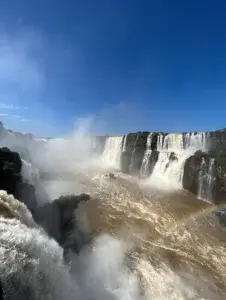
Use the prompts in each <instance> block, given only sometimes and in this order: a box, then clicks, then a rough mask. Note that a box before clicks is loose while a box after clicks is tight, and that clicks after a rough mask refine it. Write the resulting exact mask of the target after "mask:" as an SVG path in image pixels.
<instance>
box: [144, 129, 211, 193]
mask: <svg viewBox="0 0 226 300" xmlns="http://www.w3.org/2000/svg"><path fill="white" fill-rule="evenodd" d="M208 145H209V133H205V132H199V133H196V134H195V133H186V134H182V133H178V134H176V133H170V134H167V135H165V136H164V135H163V134H162V133H160V134H159V135H158V137H157V151H159V157H158V161H157V163H156V164H155V167H154V170H153V173H152V174H151V177H150V181H151V183H153V184H155V185H156V184H157V185H160V187H162V186H163V185H164V186H167V187H173V188H182V180H183V174H184V164H185V161H186V159H187V158H188V157H189V156H190V155H192V154H193V153H194V152H195V151H197V150H202V151H208ZM149 157H150V154H149ZM149 157H148V153H145V155H144V161H143V164H145V163H146V161H147V160H148V159H149Z"/></svg>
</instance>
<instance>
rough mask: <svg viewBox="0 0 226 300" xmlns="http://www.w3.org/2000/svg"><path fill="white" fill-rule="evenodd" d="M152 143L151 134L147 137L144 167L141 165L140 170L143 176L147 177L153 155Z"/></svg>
mask: <svg viewBox="0 0 226 300" xmlns="http://www.w3.org/2000/svg"><path fill="white" fill-rule="evenodd" d="M151 142H152V133H149V135H148V137H147V146H146V151H145V153H144V158H143V161H142V165H141V170H140V174H141V176H145V175H147V173H148V164H149V158H150V156H151V153H152V150H151Z"/></svg>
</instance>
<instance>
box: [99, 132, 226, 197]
mask: <svg viewBox="0 0 226 300" xmlns="http://www.w3.org/2000/svg"><path fill="white" fill-rule="evenodd" d="M105 151H106V149H105ZM120 161H121V171H122V172H124V173H128V174H133V175H137V176H141V177H142V178H144V177H146V178H148V177H151V176H152V173H153V172H154V174H155V175H156V174H157V175H159V176H157V177H159V178H161V177H162V178H165V179H167V180H169V181H170V180H173V181H174V183H175V181H178V187H183V188H184V189H187V190H188V191H190V192H192V193H193V194H195V195H197V196H198V197H199V198H201V199H205V200H208V201H214V202H221V201H223V200H224V199H225V198H226V130H225V129H223V130H218V131H215V132H205V133H199V132H195V133H192V132H185V133H181V134H168V133H162V132H154V133H150V132H137V133H129V134H128V135H126V136H124V137H123V139H122V145H121V153H120Z"/></svg>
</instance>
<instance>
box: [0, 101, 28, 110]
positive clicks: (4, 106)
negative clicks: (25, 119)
mask: <svg viewBox="0 0 226 300" xmlns="http://www.w3.org/2000/svg"><path fill="white" fill-rule="evenodd" d="M0 109H4V110H17V109H28V108H27V107H20V106H17V105H14V104H4V103H0Z"/></svg>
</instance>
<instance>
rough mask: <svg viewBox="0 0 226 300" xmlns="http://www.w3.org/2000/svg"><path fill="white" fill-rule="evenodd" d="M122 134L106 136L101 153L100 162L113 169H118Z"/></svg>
mask: <svg viewBox="0 0 226 300" xmlns="http://www.w3.org/2000/svg"><path fill="white" fill-rule="evenodd" d="M122 139H123V136H119V137H109V138H107V141H106V144H105V147H104V151H103V154H102V156H101V160H102V162H103V163H104V164H105V165H106V166H109V167H112V168H114V169H120V156H121V151H122Z"/></svg>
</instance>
